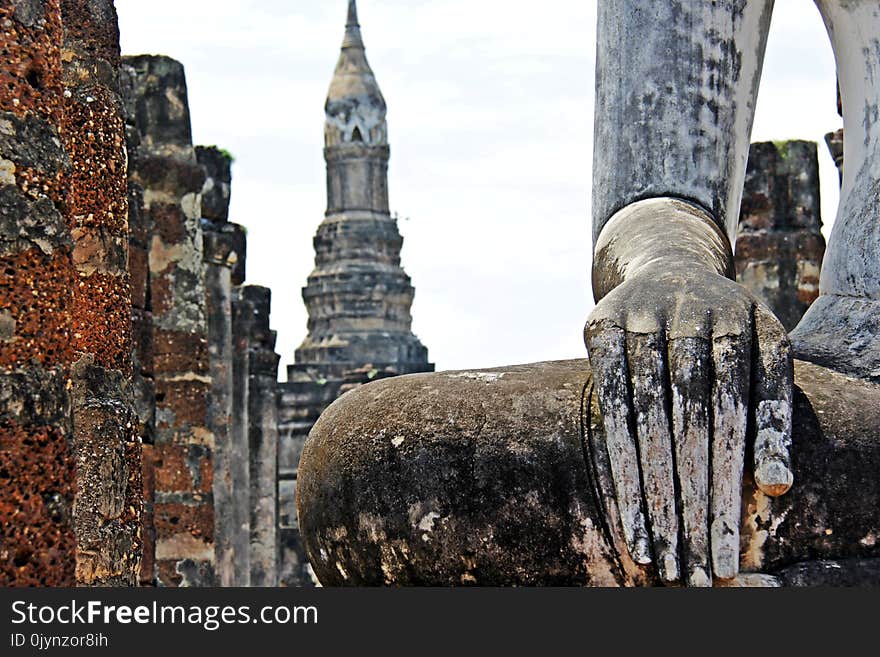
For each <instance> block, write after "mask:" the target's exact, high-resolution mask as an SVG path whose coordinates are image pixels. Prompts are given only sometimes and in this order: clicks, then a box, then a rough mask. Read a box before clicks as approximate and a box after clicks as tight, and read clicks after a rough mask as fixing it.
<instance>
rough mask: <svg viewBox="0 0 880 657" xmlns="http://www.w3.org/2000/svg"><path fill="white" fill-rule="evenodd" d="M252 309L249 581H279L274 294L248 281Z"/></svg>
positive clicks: (265, 583)
mask: <svg viewBox="0 0 880 657" xmlns="http://www.w3.org/2000/svg"><path fill="white" fill-rule="evenodd" d="M242 295H243V297H244V298H245V299H246V300H247V301H248V302H249V303H250V305H251V308H252V309H253V317H252V321H251V323H250V335H249V336H248V337H249V350H248V396H247V401H248V409H247V410H248V453H249V458H250V464H249V467H250V496H249V497H250V530H251V531H250V547H251V552H250V568H251V575H250V584H251V586H276V585H277V584H278V564H279V558H280V554H279V534H278V399H277V397H278V363H279V360H280V357H279V356H278V354H276V353H275V340H276V337H277V336H276V333H275V331H273V330H271V328H270V326H269V313H270V310H271V304H272V293H271V291H270V290H269V289H268V288H265V287H259V286H256V285H248V286H245V287H244V288H242Z"/></svg>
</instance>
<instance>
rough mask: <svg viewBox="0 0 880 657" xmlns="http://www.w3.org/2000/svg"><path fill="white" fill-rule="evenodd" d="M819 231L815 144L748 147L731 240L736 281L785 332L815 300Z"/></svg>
mask: <svg viewBox="0 0 880 657" xmlns="http://www.w3.org/2000/svg"><path fill="white" fill-rule="evenodd" d="M821 231H822V219H821V214H820V205H819V161H818V157H817V151H816V144H815V143H814V142H806V141H788V142H777V143H774V142H762V143H756V144H752V147H751V150H750V152H749V164H748V169H747V172H746V182H745V189H744V192H743V201H742V210H741V217H740V223H739V233H738V235H737V240H736V272H737V280H738V281H739V282H740V283H742V284H743V285H745V286H746V287H748V288H749V289H750V290H751V291H752V292H753V293H754V294H755V295H756V296H757V297H758V298H759V299H761V300H762V301H763V302H764V303H766V304H767V306H769V308H770V309H771V310H772V311H773V312H774V313H775V314H776V316H777V317H778V318H779V320H780V321H781V322H782V324H783V325H784V326H785V328H786V329H787V330H789V331H790V330H791V329H793V328H794V327H795V326H796V325H797V323H798V322H799V321H800V319H801V317H802V316H803V314H804V313H805V312H806V310H807V308H809V307H810V304H811V303H813V301H815V299H816V297H817V296H818V295H819V271H820V270H821V267H822V258H823V256H824V254H825V238H824V237H822V232H821Z"/></svg>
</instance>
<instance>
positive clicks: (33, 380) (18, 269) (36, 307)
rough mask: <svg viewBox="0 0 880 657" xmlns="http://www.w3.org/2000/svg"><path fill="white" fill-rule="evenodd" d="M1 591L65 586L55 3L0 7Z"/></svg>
mask: <svg viewBox="0 0 880 657" xmlns="http://www.w3.org/2000/svg"><path fill="white" fill-rule="evenodd" d="M0 24H2V29H0V48H2V50H3V53H4V54H3V59H2V61H0V85H2V89H3V91H2V93H0V261H2V263H0V586H72V585H74V584H75V581H76V579H75V553H76V543H75V537H74V530H73V501H74V500H73V496H74V490H75V486H76V480H75V459H74V454H73V450H72V445H71V440H72V426H71V420H72V410H71V400H70V394H69V391H68V382H69V379H68V376H69V370H70V365H71V363H72V360H73V349H72V347H73V344H72V342H73V340H72V339H73V335H72V330H71V327H72V316H71V310H72V307H73V290H74V281H75V272H74V267H73V258H72V250H73V241H72V239H71V235H70V231H69V229H68V226H67V224H66V222H65V218H64V216H63V215H62V214H61V212H62V210H63V207H64V204H65V200H66V199H65V189H64V186H65V177H66V171H67V167H68V160H67V156H66V154H65V153H64V151H63V149H62V147H61V141H60V139H59V136H60V135H59V132H60V130H59V129H60V126H61V116H62V107H61V100H62V91H63V88H62V72H61V52H60V48H59V47H60V45H61V42H62V28H61V9H60V5H59V3H58V0H46V2H40V3H34V2H29V3H25V2H14V1H13V0H0Z"/></svg>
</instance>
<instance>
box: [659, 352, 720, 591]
mask: <svg viewBox="0 0 880 657" xmlns="http://www.w3.org/2000/svg"><path fill="white" fill-rule="evenodd" d="M668 351H669V372H670V381H671V384H672V385H671V389H672V390H671V391H672V432H673V437H674V444H675V460H676V472H677V477H678V486H679V494H680V496H681V518H682V540H683V542H684V545H683V550H682V551H683V554H684V563H683V564H682V567H683V570H684V575H685V579H686V582H687V584H688V585H690V586H711V584H712V576H711V570H710V567H709V509H708V506H709V419H710V406H711V390H712V389H711V385H710V376H709V374H710V367H711V345H710V343H709V341H708V340H705V339H702V338H691V337H684V338H675V339H673V340H670V341H669V347H668Z"/></svg>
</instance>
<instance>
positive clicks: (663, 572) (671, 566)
mask: <svg viewBox="0 0 880 657" xmlns="http://www.w3.org/2000/svg"><path fill="white" fill-rule="evenodd" d="M659 566H660V579H661V580H663V581H664V582H676V581H678V559H676V558H675V554H674V553H673V552H666V553H665V554H664V555H663V558H662V559H661V561H660V564H659Z"/></svg>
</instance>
